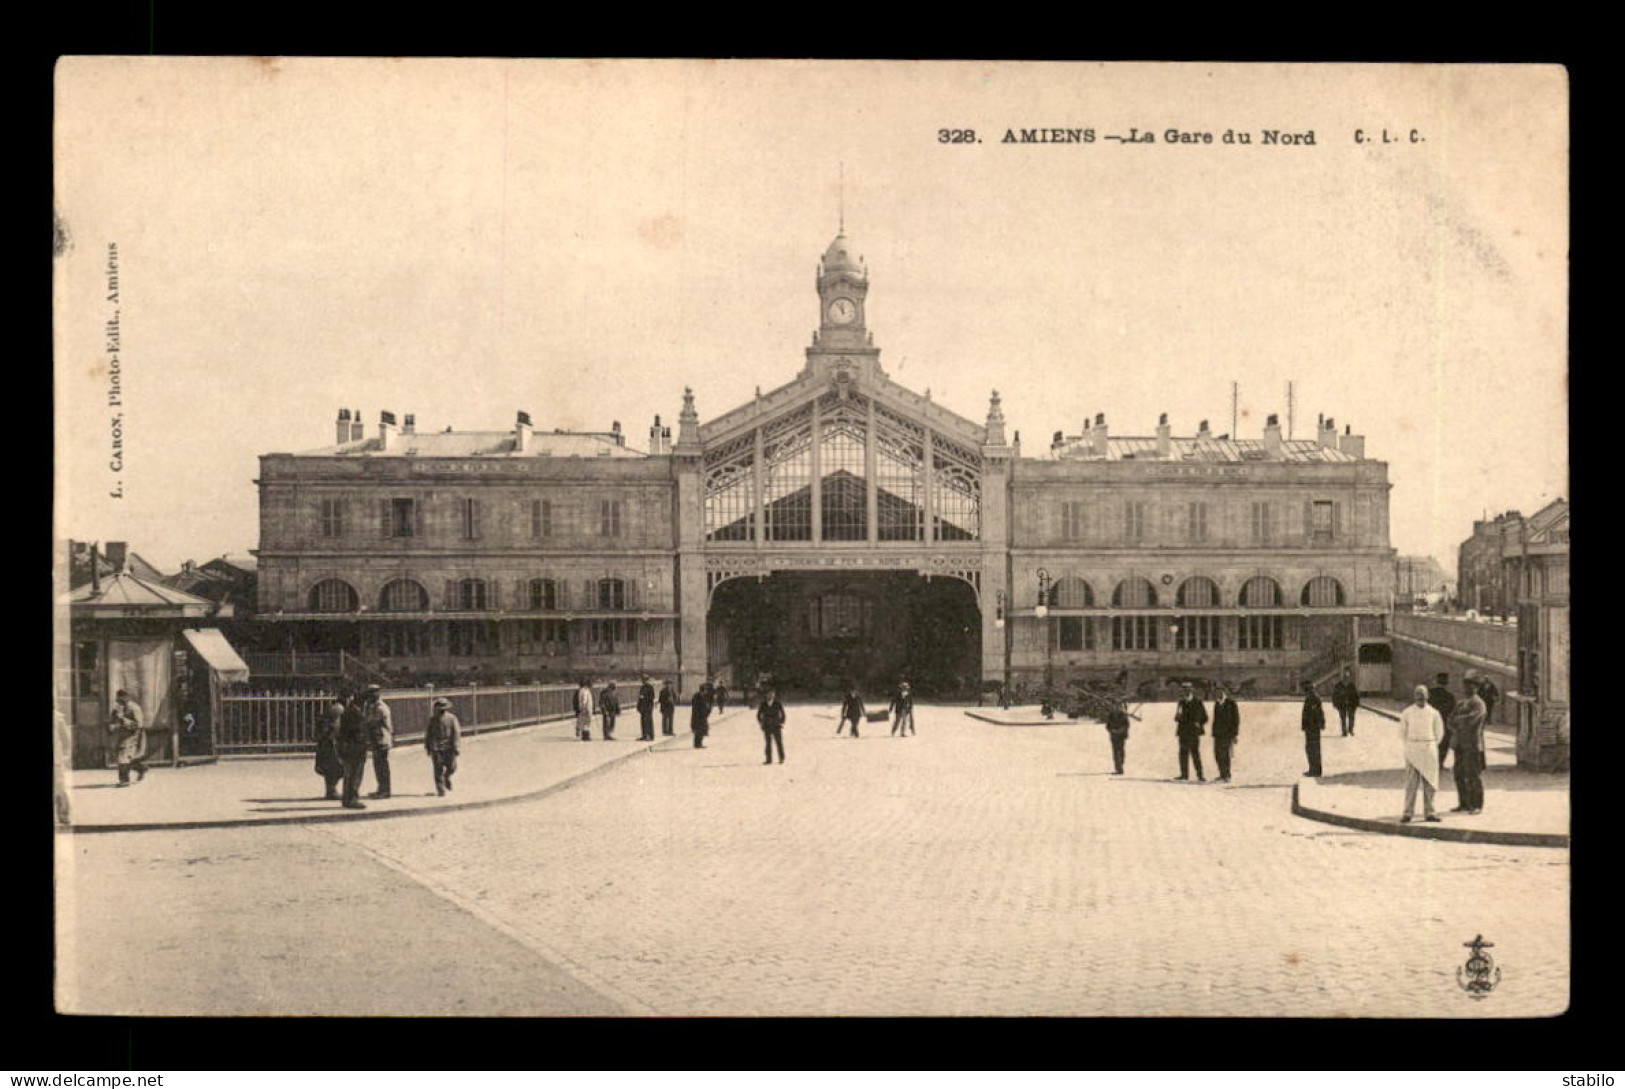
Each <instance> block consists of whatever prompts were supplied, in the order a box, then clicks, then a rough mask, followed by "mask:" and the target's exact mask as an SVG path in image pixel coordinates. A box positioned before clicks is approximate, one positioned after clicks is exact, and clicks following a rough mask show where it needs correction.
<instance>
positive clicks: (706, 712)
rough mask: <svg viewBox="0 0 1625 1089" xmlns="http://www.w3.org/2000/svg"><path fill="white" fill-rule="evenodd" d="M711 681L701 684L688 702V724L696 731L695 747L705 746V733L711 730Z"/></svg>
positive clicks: (701, 747)
mask: <svg viewBox="0 0 1625 1089" xmlns="http://www.w3.org/2000/svg"><path fill="white" fill-rule="evenodd" d="M710 719H711V682H710V681H706V682H705V683H704V684H702V685H700V689H699V691H698V692H695V693H694V698H693V699H692V700H690V701H689V704H688V725H689V729H691V730H693V731H694V747H695V748H696V749H703V748H705V735H706V734H709V733H710V732H711V722H710Z"/></svg>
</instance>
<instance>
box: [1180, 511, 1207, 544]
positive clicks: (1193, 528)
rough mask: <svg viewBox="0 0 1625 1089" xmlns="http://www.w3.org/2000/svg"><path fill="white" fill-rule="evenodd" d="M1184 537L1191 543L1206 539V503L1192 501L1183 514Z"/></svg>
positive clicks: (1198, 542)
mask: <svg viewBox="0 0 1625 1089" xmlns="http://www.w3.org/2000/svg"><path fill="white" fill-rule="evenodd" d="M1185 538H1186V539H1187V540H1189V541H1190V542H1191V543H1193V544H1200V543H1201V542H1203V541H1206V540H1207V504H1206V503H1192V504H1191V505H1190V507H1189V509H1188V510H1187V511H1186V514H1185Z"/></svg>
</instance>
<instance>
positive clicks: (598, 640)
mask: <svg viewBox="0 0 1625 1089" xmlns="http://www.w3.org/2000/svg"><path fill="white" fill-rule="evenodd" d="M636 638H637V628H636V622H635V621H631V620H590V621H588V622H587V646H586V653H588V654H615V653H617V652H619V651H622V650H626V649H628V648H629V647H631V645H632V644H633V643H634V642H635V640H636Z"/></svg>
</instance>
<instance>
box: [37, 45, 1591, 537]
mask: <svg viewBox="0 0 1625 1089" xmlns="http://www.w3.org/2000/svg"><path fill="white" fill-rule="evenodd" d="M1567 103H1568V89H1567V82H1566V76H1565V74H1564V73H1563V71H1562V70H1561V69H1560V68H1553V67H1529V66H1383V65H1362V66H1313V65H1308V66H1276V65H1250V66H1249V65H1212V66H1204V65H1141V64H1130V65H1123V64H1110V65H1096V64H1040V63H1026V62H1021V63H996V64H980V63H957V62H956V63H929V62H891V63H869V62H861V63H840V62H712V61H692V62H636V61H613V62H592V61H564V62H546V61H499V60H490V61H481V60H472V61H470V60H439V61H437V60H348V61H333V60H321V59H271V60H255V59H233V58H199V59H184V58H147V57H133V58H69V59H67V60H65V61H63V62H62V63H61V64H60V65H59V67H58V71H57V107H58V108H57V122H56V186H57V192H56V201H57V207H56V211H57V216H58V223H59V229H60V230H61V232H62V233H63V234H64V236H65V238H66V242H65V244H64V246H63V250H62V252H61V254H60V255H59V257H58V258H57V260H56V262H55V267H54V288H55V313H54V318H55V331H56V340H55V348H56V358H55V368H56V370H55V373H56V395H57V414H56V435H57V447H56V457H55V462H54V469H55V476H56V484H57V492H56V498H57V502H56V523H55V531H56V533H57V535H58V536H71V537H74V538H78V539H90V540H127V541H129V542H130V544H131V547H132V548H134V549H135V550H136V551H137V552H140V553H141V554H142V555H143V556H145V557H146V558H147V559H148V560H150V561H152V562H154V563H156V564H158V565H159V566H160V567H162V568H165V569H172V568H174V567H176V566H178V565H179V563H180V562H181V561H182V560H186V559H195V560H198V561H199V562H202V561H203V560H206V559H208V558H210V557H213V556H217V555H220V554H222V553H225V552H228V551H243V550H246V549H250V548H253V547H256V545H257V538H258V529H257V526H258V521H257V520H258V505H257V492H256V488H255V485H254V480H255V476H256V472H257V466H258V461H257V459H258V457H259V456H260V455H263V454H267V453H272V452H290V451H301V450H309V449H313V448H316V447H320V446H323V445H326V444H329V443H331V442H332V441H333V430H334V429H333V422H334V419H335V417H336V415H337V410H338V409H339V408H340V407H345V408H351V409H360V410H361V412H362V414H363V416H364V418H365V420H366V424H367V431H368V434H369V435H373V434H376V431H377V424H378V414H379V412H380V410H390V411H393V412H395V413H396V414H397V416H399V415H402V414H405V413H412V414H414V415H415V416H416V418H417V426H418V429H419V430H443V429H445V428H446V427H448V426H449V427H454V428H456V429H458V430H491V431H499V430H506V429H509V428H511V427H512V426H513V421H514V416H515V413H516V411H519V410H524V411H528V412H529V413H530V414H531V416H532V418H533V419H534V420H535V423H536V425H537V427H539V428H543V429H546V428H554V427H559V428H567V429H592V430H603V429H607V428H608V427H609V425H610V422H611V421H612V420H619V421H621V423H622V425H623V427H624V428H625V429H626V431H627V432H628V434H629V436H630V441H631V443H632V444H633V445H639V446H641V445H642V444H643V443H644V442H645V441H646V438H647V433H648V428H649V425H650V422H651V419H652V417H653V416H654V415H655V414H657V413H658V414H660V415H661V416H662V417H663V418H664V419H666V420H667V421H668V422H674V421H675V418H676V416H677V412H678V409H679V408H680V406H681V403H682V393H683V389H684V387H685V386H688V387H692V388H693V389H694V392H695V398H696V404H697V407H698V410H699V412H700V415H701V418H702V420H703V419H707V418H710V417H712V416H715V415H720V414H721V413H723V412H725V411H727V410H728V409H730V408H732V407H734V406H736V405H737V404H739V403H740V402H742V401H744V400H747V399H749V398H750V397H751V396H752V394H753V393H754V391H755V389H756V388H757V387H760V388H761V389H762V390H763V391H764V392H765V391H767V390H770V389H773V388H775V387H777V386H779V385H782V384H783V383H785V382H787V381H789V380H790V379H791V378H793V377H794V375H795V373H796V371H797V370H798V369H799V368H800V366H801V363H802V361H803V350H804V349H805V347H806V346H807V345H808V343H809V342H810V340H811V334H812V330H813V329H814V328H815V327H816V325H817V322H818V300H817V296H816V293H815V290H814V276H815V272H816V268H817V261H818V257H819V256H820V255H821V254H822V253H823V251H824V249H825V247H826V246H827V245H828V244H829V242H830V240H831V239H832V238H833V236H834V235H835V233H836V230H837V225H838V222H839V220H840V218H841V216H842V215H843V213H844V219H845V226H846V233H847V235H848V238H849V241H850V242H851V243H852V245H853V246H854V247H855V248H856V250H857V251H858V252H859V253H860V254H862V256H863V257H864V259H865V261H866V263H867V265H868V268H869V273H870V291H869V297H868V304H867V318H868V325H869V328H870V329H871V330H872V331H873V332H874V336H875V343H876V345H877V346H879V347H880V349H881V365H882V366H883V367H884V368H885V369H886V370H887V372H888V373H889V374H890V375H891V377H892V378H894V379H895V380H897V381H899V382H901V383H902V384H904V385H906V386H909V387H911V388H913V389H915V390H918V391H920V392H925V391H926V390H930V392H931V395H932V397H933V399H935V400H936V401H937V402H938V403H940V404H942V405H944V406H946V407H948V408H950V409H953V410H955V411H957V412H959V413H961V414H962V415H964V416H967V417H969V418H970V419H972V420H974V421H977V422H980V421H981V420H982V419H983V418H984V417H985V415H986V413H987V406H988V397H989V394H990V392H991V391H992V390H993V389H997V390H998V391H999V393H1000V395H1001V397H1002V399H1003V407H1004V414H1005V418H1006V421H1007V426H1008V427H1009V428H1011V429H1015V430H1019V431H1020V432H1021V434H1022V439H1023V453H1024V454H1026V455H1027V456H1043V455H1044V454H1045V453H1046V452H1047V449H1048V436H1049V435H1050V434H1051V433H1052V432H1054V431H1056V430H1064V431H1065V432H1067V433H1068V434H1075V433H1077V432H1078V431H1079V430H1080V428H1081V427H1082V425H1083V422H1084V421H1085V419H1086V418H1088V417H1090V416H1093V415H1094V414H1095V413H1098V412H1104V413H1105V414H1106V416H1107V419H1108V421H1109V423H1110V425H1111V428H1112V431H1113V432H1114V433H1121V434H1141V435H1149V434H1152V433H1153V432H1154V429H1155V426H1156V421H1157V417H1158V415H1159V414H1160V413H1164V412H1166V413H1168V415H1169V420H1170V422H1171V424H1172V425H1173V429H1174V432H1175V434H1192V433H1194V432H1195V430H1196V426H1197V423H1198V422H1199V421H1200V420H1202V419H1207V420H1210V421H1211V422H1212V425H1213V429H1214V430H1215V431H1217V432H1224V431H1228V430H1230V427H1231V408H1232V405H1231V389H1232V383H1233V382H1234V383H1236V384H1238V386H1239V390H1240V397H1239V402H1240V403H1239V415H1238V420H1237V430H1238V433H1239V435H1240V436H1241V437H1249V438H1255V437H1258V435H1259V434H1260V432H1261V429H1262V426H1263V423H1264V417H1265V416H1266V415H1267V414H1269V413H1279V414H1280V415H1281V419H1282V422H1283V425H1284V424H1285V423H1286V420H1287V417H1286V412H1287V404H1286V387H1287V383H1288V382H1291V383H1292V384H1293V389H1294V393H1295V403H1296V411H1295V420H1294V425H1295V427H1294V430H1295V434H1296V437H1298V438H1311V437H1313V435H1314V428H1315V420H1316V417H1317V415H1319V414H1322V413H1323V414H1325V415H1328V416H1331V417H1333V418H1334V419H1335V420H1336V421H1337V423H1338V427H1339V430H1342V428H1343V426H1344V425H1345V424H1349V425H1352V427H1353V430H1354V432H1355V433H1357V434H1363V435H1365V436H1366V451H1367V454H1368V456H1371V457H1374V458H1378V459H1381V460H1384V461H1386V462H1388V464H1389V479H1390V482H1391V483H1392V485H1393V490H1392V493H1391V508H1390V511H1391V530H1392V544H1393V545H1394V547H1395V548H1397V549H1398V550H1399V551H1400V552H1401V553H1402V554H1413V553H1414V554H1429V553H1431V554H1433V555H1435V556H1437V557H1438V558H1439V559H1440V560H1441V562H1443V563H1444V564H1445V566H1446V568H1447V569H1453V568H1454V561H1455V552H1456V547H1457V545H1458V544H1459V543H1460V541H1461V540H1462V539H1463V538H1465V537H1466V536H1468V535H1469V534H1470V533H1471V531H1472V522H1473V520H1474V519H1475V518H1479V517H1482V516H1483V515H1484V513H1485V512H1486V511H1487V512H1489V513H1490V514H1492V515H1493V514H1494V513H1495V512H1497V511H1500V510H1504V509H1507V508H1519V509H1522V510H1523V511H1524V512H1525V513H1530V512H1532V511H1533V510H1534V509H1536V508H1537V507H1539V506H1540V505H1542V504H1543V503H1545V502H1546V501H1548V500H1550V499H1552V498H1555V497H1557V496H1564V495H1567V490H1568V463H1567V448H1568V432H1567V351H1566V340H1567V321H1568V318H1567V292H1568V271H1567V259H1568V241H1567V239H1568V173H1567V171H1568V104H1567ZM1036 128H1066V129H1080V130H1087V129H1093V130H1094V132H1095V140H1094V142H1092V143H1059V142H1053V143H1005V142H1004V141H1003V137H1004V135H1005V132H1006V130H1016V134H1017V136H1018V137H1019V133H1020V130H1022V129H1036ZM1170 128H1175V129H1178V130H1179V131H1180V132H1185V133H1196V134H1200V133H1209V134H1211V138H1212V141H1213V142H1212V143H1210V144H1209V143H1200V142H1175V143H1169V142H1167V140H1166V139H1165V136H1166V134H1167V130H1169V129H1170ZM966 129H969V130H973V131H974V133H975V138H976V139H978V140H979V142H965V143H952V142H943V140H942V132H943V130H950V131H953V130H966ZM1135 130H1137V131H1138V132H1140V133H1145V132H1150V133H1152V134H1153V136H1154V142H1151V143H1126V142H1117V141H1112V140H1108V139H1106V136H1107V135H1108V134H1114V135H1122V136H1126V135H1129V134H1130V133H1131V132H1132V131H1135ZM1227 130H1231V131H1234V132H1238V133H1239V132H1245V133H1247V134H1249V135H1251V136H1252V139H1253V142H1252V143H1251V144H1248V145H1242V144H1236V143H1225V142H1224V139H1223V136H1224V133H1225V132H1226V131H1227ZM1265 130H1277V131H1281V132H1287V133H1296V134H1305V133H1310V132H1312V133H1313V139H1314V143H1313V144H1292V145H1287V144H1283V143H1277V144H1271V145H1265V144H1264V143H1263V142H1262V140H1263V136H1262V134H1263V132H1264V131H1265ZM1356 130H1359V133H1360V135H1361V136H1363V138H1364V140H1363V142H1359V141H1357V139H1356V135H1355V134H1356ZM1385 132H1386V135H1387V137H1388V142H1386V143H1385V142H1383V134H1384V133H1385ZM1413 133H1414V138H1413ZM1195 139H1196V140H1200V137H1199V136H1197V137H1195ZM110 246H116V247H117V263H118V277H119V281H118V285H117V295H118V298H117V300H116V301H113V300H110V299H109V298H108V296H109V295H110V294H111V292H110V290H109V288H110V285H109V282H108V275H107V264H108V256H109V247H110ZM114 310H116V311H117V318H118V344H117V351H116V352H110V351H109V350H108V349H109V343H108V339H107V336H106V333H107V328H106V323H107V322H108V321H109V320H110V319H111V318H112V317H113V311H114ZM115 356H116V361H117V376H118V379H119V393H118V399H119V401H120V402H121V403H120V404H118V405H116V406H111V405H109V403H108V402H109V384H110V380H111V378H112V375H113V371H114V367H113V359H114V357H115ZM114 415H118V417H119V420H118V424H117V427H116V432H117V433H116V435H115V427H114V423H113V417H114ZM115 441H117V442H118V443H119V444H120V445H119V446H118V447H117V448H116V449H115V448H114V443H115ZM115 455H118V456H120V457H121V458H122V460H121V461H120V462H118V464H119V469H118V470H117V471H116V472H115V471H114V470H113V468H112V466H113V464H114V457H115Z"/></svg>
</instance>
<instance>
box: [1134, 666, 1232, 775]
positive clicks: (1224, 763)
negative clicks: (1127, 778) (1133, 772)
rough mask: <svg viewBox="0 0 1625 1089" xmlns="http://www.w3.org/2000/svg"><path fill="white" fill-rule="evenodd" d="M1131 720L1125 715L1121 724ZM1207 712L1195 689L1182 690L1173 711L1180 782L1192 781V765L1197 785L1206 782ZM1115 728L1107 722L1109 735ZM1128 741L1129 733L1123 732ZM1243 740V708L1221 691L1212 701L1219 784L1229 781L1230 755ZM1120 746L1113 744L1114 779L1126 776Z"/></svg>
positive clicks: (1226, 689)
mask: <svg viewBox="0 0 1625 1089" xmlns="http://www.w3.org/2000/svg"><path fill="white" fill-rule="evenodd" d="M1127 719H1128V716H1127V714H1126V712H1124V713H1123V714H1122V716H1121V722H1122V724H1123V725H1124V726H1126V724H1127ZM1207 723H1208V713H1207V708H1206V707H1204V706H1203V705H1202V701H1201V700H1200V699H1197V697H1196V689H1195V686H1193V685H1191V684H1188V683H1187V684H1184V685H1181V686H1180V696H1179V703H1178V704H1176V705H1175V707H1174V735H1175V736H1176V737H1177V738H1178V739H1179V775H1178V776H1177V778H1179V779H1183V780H1189V779H1190V777H1191V774H1190V773H1191V765H1192V764H1194V765H1195V766H1196V781H1197V782H1199V783H1205V782H1207V777H1206V776H1205V775H1203V774H1202V735H1203V734H1204V733H1206V732H1207V730H1206V727H1207ZM1111 727H1112V720H1111V717H1110V716H1108V717H1107V720H1106V728H1107V731H1108V732H1110V731H1111ZM1123 735H1124V737H1125V738H1126V737H1127V735H1128V731H1127V729H1124V730H1123ZM1240 737H1241V708H1239V707H1237V706H1236V700H1235V697H1234V696H1233V695H1231V692H1230V688H1229V686H1228V685H1224V684H1221V685H1219V687H1218V696H1217V698H1215V699H1214V701H1213V762H1214V763H1215V764H1217V765H1218V770H1219V782H1221V783H1228V782H1229V781H1230V754H1231V753H1232V752H1234V751H1235V747H1236V741H1237V740H1238V739H1239V738H1240ZM1119 749H1120V746H1119V745H1118V743H1117V742H1116V740H1115V739H1114V741H1113V744H1112V760H1113V761H1114V762H1115V763H1116V765H1117V770H1116V771H1115V772H1113V773H1112V774H1114V775H1121V774H1123V761H1122V754H1121V752H1120V751H1119Z"/></svg>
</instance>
